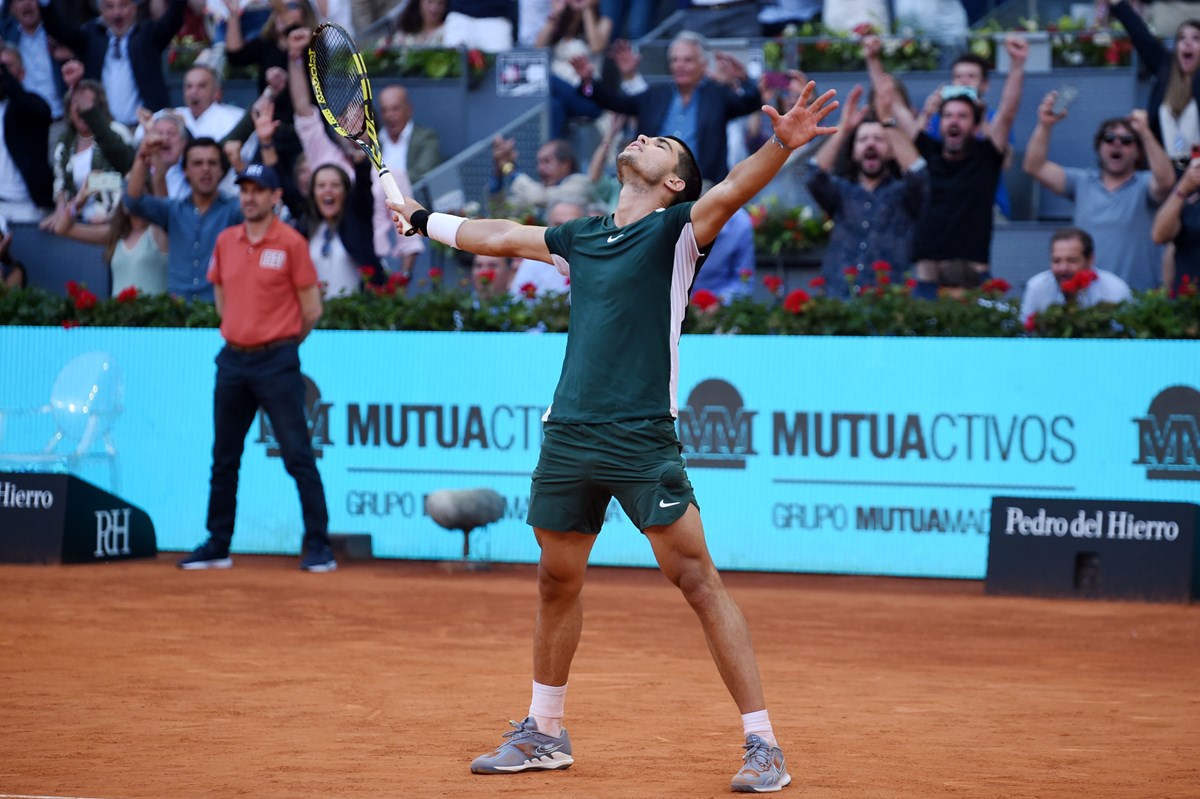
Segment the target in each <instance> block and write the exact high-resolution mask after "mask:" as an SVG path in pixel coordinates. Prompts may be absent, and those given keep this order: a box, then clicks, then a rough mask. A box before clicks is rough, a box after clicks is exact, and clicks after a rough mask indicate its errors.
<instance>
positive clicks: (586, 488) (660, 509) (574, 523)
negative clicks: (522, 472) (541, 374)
mask: <svg viewBox="0 0 1200 799" xmlns="http://www.w3.org/2000/svg"><path fill="white" fill-rule="evenodd" d="M682 452H683V447H682V446H681V445H680V443H679V438H678V436H676V434H675V423H674V421H672V420H671V419H659V420H655V421H649V420H639V421H633V422H605V423H603V424H567V423H563V422H546V424H545V425H544V428H543V438H542V454H541V457H539V458H538V465H537V468H536V469H534V471H533V489H532V491H531V492H530V497H529V513H528V514H527V516H526V521H527V522H528V523H529V524H530V525H532V526H534V527H540V528H542V529H543V530H555V531H558V532H570V531H576V532H580V533H587V534H589V535H595V534H597V533H599V532H600V527H601V526H602V525H603V524H604V513H605V510H606V509H607V508H608V503H609V500H611V499H612V498H613V497H616V498H617V501H618V502H619V503H621V508H622V509H623V510H624V511H625V515H626V516H628V517H629V519H630V521H632V522H633V523H634V525H635V526H636V527H637V528H638V529H639V530H645V529H646V528H647V527H657V526H659V525H665V524H670V523H671V522H673V521H675V520H676V519H678V518H679V517H680V516H682V515H683V512H684V511H686V510H687V507H688V505H689V504H691V505H696V507H697V508H698V507H699V504H698V503H697V502H696V496H695V494H694V493H693V492H692V484H691V482H689V481H688V477H687V471H686V470H685V469H684V465H683V455H682Z"/></svg>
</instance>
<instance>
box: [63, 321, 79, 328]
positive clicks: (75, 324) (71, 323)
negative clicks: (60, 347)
mask: <svg viewBox="0 0 1200 799" xmlns="http://www.w3.org/2000/svg"><path fill="white" fill-rule="evenodd" d="M73 327H79V322H77V321H76V320H74V319H64V320H63V330H70V329H71V328H73Z"/></svg>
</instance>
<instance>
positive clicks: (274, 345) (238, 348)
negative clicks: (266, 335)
mask: <svg viewBox="0 0 1200 799" xmlns="http://www.w3.org/2000/svg"><path fill="white" fill-rule="evenodd" d="M299 343H300V337H299V336H289V337H288V338H277V339H275V340H274V341H268V342H267V343H266V344H255V345H254V346H253V347H243V346H242V345H241V344H234V343H233V342H232V341H227V342H225V346H226V347H228V348H229V349H231V350H233V351H234V352H266V351H267V350H274V349H278V348H280V347H286V346H287V345H289V344H299Z"/></svg>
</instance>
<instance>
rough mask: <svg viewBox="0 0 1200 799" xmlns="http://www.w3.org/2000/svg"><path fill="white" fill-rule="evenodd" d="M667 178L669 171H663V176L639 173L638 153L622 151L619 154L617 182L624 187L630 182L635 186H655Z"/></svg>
mask: <svg viewBox="0 0 1200 799" xmlns="http://www.w3.org/2000/svg"><path fill="white" fill-rule="evenodd" d="M666 176H667V170H665V169H664V170H663V172H662V174H661V175H657V176H654V175H646V174H643V173H642V172H640V171H638V168H637V153H635V152H634V153H631V152H628V151H622V152H620V153H618V154H617V180H618V181H619V182H620V184H621V185H622V186H627V185H629V183H630V181H631V180H632V182H633V183H634V184H635V185H640V186H653V185H655V184H656V183H660V182H662V180H663V178H665V177H666Z"/></svg>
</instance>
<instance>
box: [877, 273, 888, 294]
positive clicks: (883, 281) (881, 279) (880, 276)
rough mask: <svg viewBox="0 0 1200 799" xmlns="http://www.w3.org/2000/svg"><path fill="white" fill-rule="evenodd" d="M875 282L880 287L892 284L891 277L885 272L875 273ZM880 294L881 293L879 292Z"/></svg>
mask: <svg viewBox="0 0 1200 799" xmlns="http://www.w3.org/2000/svg"><path fill="white" fill-rule="evenodd" d="M875 282H876V284H878V285H880V286H886V285H888V284H890V283H891V282H892V276H891V275H889V274H888V273H887V272H877V273H876V274H875ZM880 293H881V294H882V293H883V292H880Z"/></svg>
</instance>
